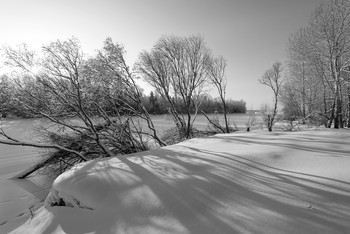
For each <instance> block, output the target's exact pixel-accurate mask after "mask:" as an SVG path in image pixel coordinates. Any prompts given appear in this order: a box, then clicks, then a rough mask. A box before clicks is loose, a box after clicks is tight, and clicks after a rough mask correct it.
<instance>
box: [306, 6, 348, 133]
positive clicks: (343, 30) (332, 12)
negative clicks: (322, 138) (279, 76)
mask: <svg viewBox="0 0 350 234" xmlns="http://www.w3.org/2000/svg"><path fill="white" fill-rule="evenodd" d="M310 28H311V30H312V36H313V38H312V39H313V41H312V46H313V48H314V51H315V54H316V55H317V57H318V58H319V61H322V63H323V67H324V68H325V75H326V81H327V82H328V83H330V85H331V87H330V88H331V90H332V91H333V93H334V107H335V111H334V128H341V127H343V117H342V116H343V110H342V107H343V97H342V87H343V86H344V80H343V79H342V78H341V74H342V72H343V71H344V70H346V69H347V67H348V66H349V65H350V64H349V63H350V39H349V38H350V2H349V1H348V0H330V1H327V2H324V3H322V4H321V5H320V6H319V7H318V8H317V9H316V10H315V12H314V14H313V17H312V18H311V23H310Z"/></svg>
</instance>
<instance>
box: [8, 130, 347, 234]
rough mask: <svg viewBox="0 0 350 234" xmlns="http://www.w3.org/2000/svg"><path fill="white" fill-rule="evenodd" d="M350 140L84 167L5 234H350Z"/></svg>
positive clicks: (250, 139)
mask: <svg viewBox="0 0 350 234" xmlns="http://www.w3.org/2000/svg"><path fill="white" fill-rule="evenodd" d="M349 140H350V131H349V130H329V129H325V130H315V131H304V132H292V133H285V132H279V133H268V132H250V133H234V134H227V135H223V134H219V135H216V136H213V137H208V138H202V139H192V140H189V141H186V142H183V143H180V144H178V145H174V146H169V147H164V148H162V149H158V150H153V151H148V152H142V153H139V154H133V155H128V156H125V157H120V158H110V159H103V160H95V161H91V162H87V163H83V164H80V165H77V166H76V167H75V168H73V169H72V170H70V171H67V172H66V173H64V174H62V175H61V176H60V177H58V178H57V179H56V181H55V182H54V183H53V185H52V189H51V192H50V194H49V195H48V197H47V199H46V201H45V206H44V207H42V208H41V209H40V210H38V211H37V212H36V213H35V215H34V217H32V218H31V219H29V220H28V221H27V222H26V223H25V224H24V225H23V226H21V227H19V228H18V229H16V230H14V231H13V232H12V233H100V234H108V233H350V222H349V220H350V206H349V204H350V170H349V165H350V144H349Z"/></svg>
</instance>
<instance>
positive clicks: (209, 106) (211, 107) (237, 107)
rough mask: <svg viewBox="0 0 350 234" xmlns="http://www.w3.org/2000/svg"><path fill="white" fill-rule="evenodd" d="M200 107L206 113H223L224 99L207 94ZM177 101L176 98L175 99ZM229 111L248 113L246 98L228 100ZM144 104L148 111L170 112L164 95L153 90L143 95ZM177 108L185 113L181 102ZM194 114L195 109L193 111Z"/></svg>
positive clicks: (156, 112)
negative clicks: (163, 97)
mask: <svg viewBox="0 0 350 234" xmlns="http://www.w3.org/2000/svg"><path fill="white" fill-rule="evenodd" d="M201 100H202V101H201V103H200V109H201V111H203V112H204V113H206V114H213V113H217V114H223V113H224V110H223V105H222V101H221V100H220V99H219V98H212V97H211V96H210V95H208V94H205V95H203V97H202V98H201ZM174 102H175V100H174ZM226 102H227V103H226V105H227V112H228V113H231V114H232V113H246V111H247V108H246V102H245V101H244V100H239V101H236V100H232V99H228V100H226ZM143 104H144V106H145V108H146V109H147V111H148V112H149V113H150V114H153V115H159V114H168V108H167V105H166V101H165V100H163V99H162V97H161V96H160V95H159V94H157V93H154V92H153V91H151V93H150V95H149V96H147V95H143ZM177 110H178V112H179V113H185V110H184V107H182V106H181V103H178V105H177ZM192 114H194V111H193V112H192Z"/></svg>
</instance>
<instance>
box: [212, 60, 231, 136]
mask: <svg viewBox="0 0 350 234" xmlns="http://www.w3.org/2000/svg"><path fill="white" fill-rule="evenodd" d="M226 66H227V62H226V60H225V59H224V58H223V57H222V56H219V57H217V58H212V60H211V62H210V63H209V66H208V77H209V81H210V82H211V83H212V84H213V85H214V86H215V87H216V89H217V91H218V93H219V97H220V99H221V102H222V105H223V112H224V120H225V129H223V128H222V127H221V126H220V125H216V127H217V128H219V129H220V130H221V131H222V132H223V133H225V132H226V133H229V132H230V126H229V123H228V119H227V105H226V84H227V80H226V76H225V70H226ZM209 121H210V120H209Z"/></svg>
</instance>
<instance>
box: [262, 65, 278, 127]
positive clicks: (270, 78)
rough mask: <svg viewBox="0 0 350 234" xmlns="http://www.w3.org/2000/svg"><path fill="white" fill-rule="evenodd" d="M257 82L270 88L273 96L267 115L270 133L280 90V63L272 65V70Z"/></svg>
mask: <svg viewBox="0 0 350 234" xmlns="http://www.w3.org/2000/svg"><path fill="white" fill-rule="evenodd" d="M259 82H260V83H261V84H263V85H266V86H268V87H269V88H271V90H272V91H273V94H274V107H273V111H272V113H271V114H270V113H269V114H268V115H267V118H268V119H267V128H268V130H269V131H270V132H271V131H272V127H273V124H274V120H275V117H276V114H277V105H278V97H279V94H280V90H281V87H282V83H283V79H282V64H281V63H280V62H276V63H274V64H273V65H272V68H270V69H268V70H267V71H266V72H265V73H264V75H263V76H262V78H261V79H259Z"/></svg>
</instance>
